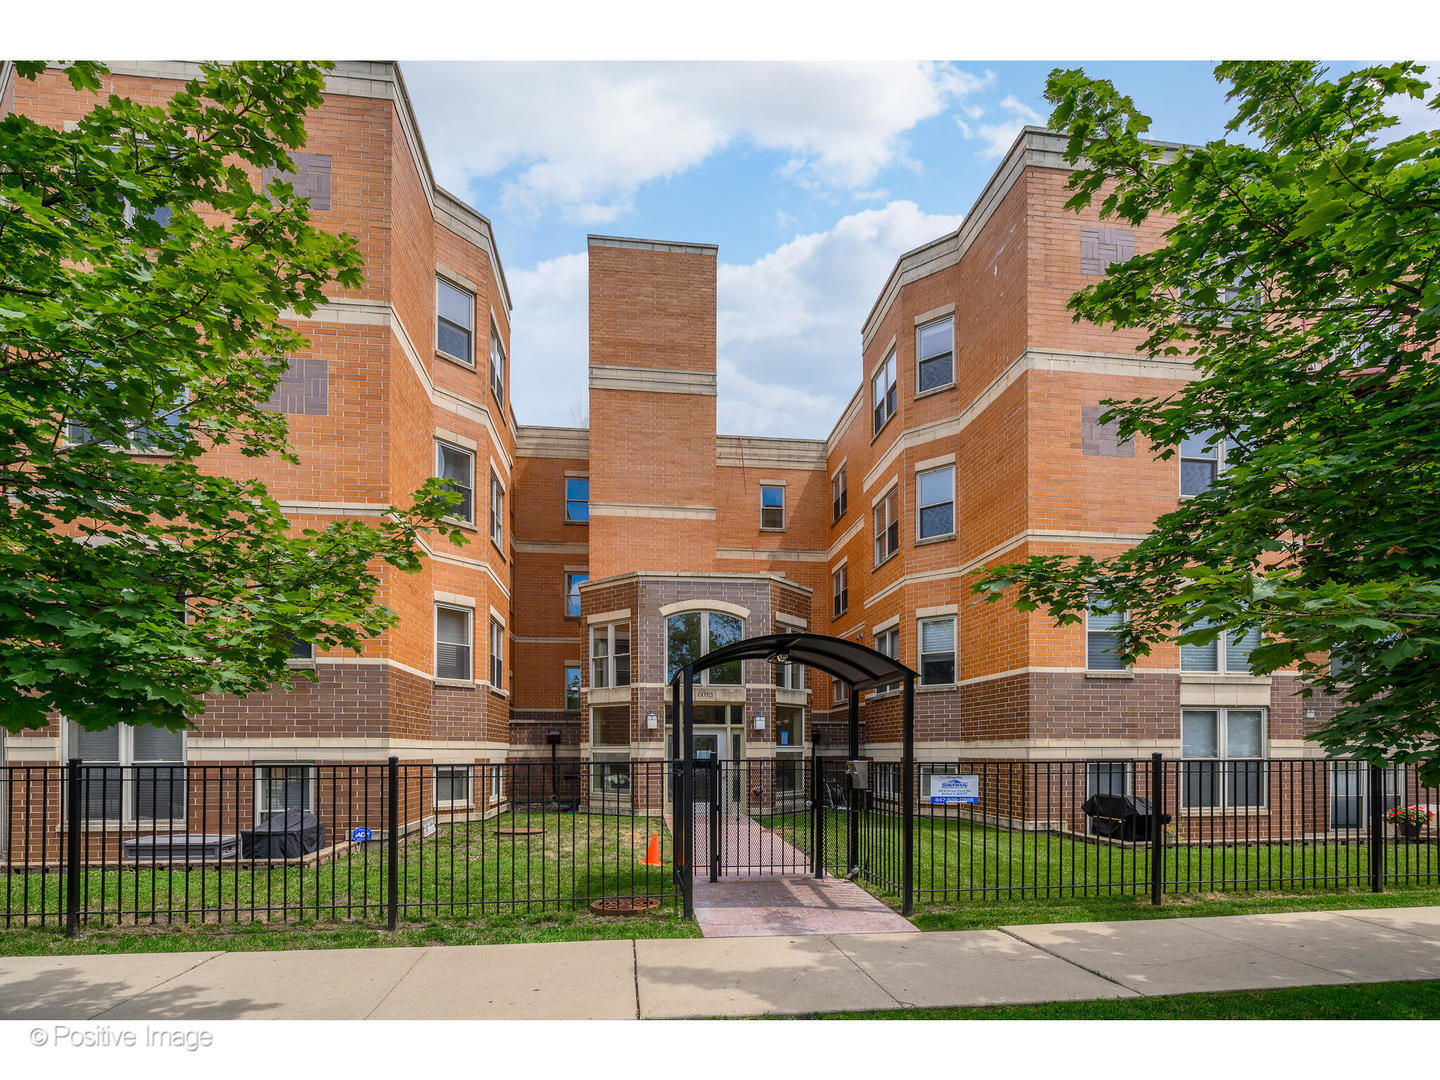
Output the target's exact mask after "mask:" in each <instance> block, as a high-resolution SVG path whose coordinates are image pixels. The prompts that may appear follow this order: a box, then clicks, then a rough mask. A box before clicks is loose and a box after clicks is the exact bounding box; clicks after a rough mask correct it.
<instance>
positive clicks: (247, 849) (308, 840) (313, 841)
mask: <svg viewBox="0 0 1440 1080" xmlns="http://www.w3.org/2000/svg"><path fill="white" fill-rule="evenodd" d="M324 846H325V826H324V825H322V824H320V819H319V818H317V817H316V816H315V815H314V814H311V813H308V812H306V811H304V810H286V811H285V812H284V813H280V814H271V815H270V816H269V817H267V818H262V819H261V820H260V822H259V824H257V825H256V826H255V828H253V829H244V830H242V831H241V833H240V855H241V857H242V858H246V859H294V858H298V857H299V856H301V855H308V854H310V853H311V852H312V851H319V850H320V849H321V848H322V847H324Z"/></svg>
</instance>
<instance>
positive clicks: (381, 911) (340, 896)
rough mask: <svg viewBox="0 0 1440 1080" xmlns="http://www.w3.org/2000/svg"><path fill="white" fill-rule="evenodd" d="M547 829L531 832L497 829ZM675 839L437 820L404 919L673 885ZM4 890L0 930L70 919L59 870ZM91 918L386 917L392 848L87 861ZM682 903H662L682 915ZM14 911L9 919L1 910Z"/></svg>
mask: <svg viewBox="0 0 1440 1080" xmlns="http://www.w3.org/2000/svg"><path fill="white" fill-rule="evenodd" d="M517 828H540V829H543V830H544V832H543V834H542V835H536V836H520V837H507V836H501V835H498V833H497V830H504V829H517ZM652 833H654V834H658V835H659V837H660V841H661V858H662V860H663V863H664V865H663V866H661V867H659V868H653V867H645V866H641V865H639V860H640V858H641V857H642V856H643V855H644V854H645V850H646V845H647V843H648V841H649V839H650V836H651V834H652ZM670 858H671V855H670V837H669V833H668V832H667V830H666V829H665V825H664V822H663V821H662V820H661V819H660V818H658V817H655V818H645V817H633V818H632V817H618V816H613V815H599V814H594V815H592V814H557V813H547V814H541V813H533V814H532V813H517V814H502V815H500V816H498V817H495V818H490V819H488V820H485V821H478V820H477V821H473V822H468V823H459V824H454V825H441V826H440V827H439V828H438V829H437V830H436V831H435V833H434V834H433V835H432V836H429V837H424V836H421V835H419V834H415V835H412V836H411V837H410V838H408V839H407V840H405V842H404V843H403V844H402V845H401V848H400V859H401V862H400V877H399V882H400V917H401V919H402V920H404V921H410V920H417V919H464V918H474V917H476V916H490V915H506V916H513V915H518V914H520V913H522V912H524V913H526V914H529V915H539V916H546V915H551V914H558V913H565V912H571V911H575V910H584V909H585V907H586V904H588V902H589V901H590V900H591V899H596V898H600V897H607V896H659V895H660V894H661V893H662V892H664V893H669V892H671V891H673V885H672V882H671V880H670V872H671V870H670V866H671V863H670ZM8 877H9V881H8V885H9V888H8V896H7V897H0V929H3V928H4V927H5V926H6V924H7V921H8V925H9V926H10V927H11V928H14V927H17V926H23V925H25V924H26V921H27V920H26V919H25V918H24V917H23V915H22V913H24V912H31V913H32V914H31V915H30V917H29V919H28V922H29V923H30V924H32V925H34V924H38V923H39V918H38V913H40V912H42V911H43V912H45V913H46V922H52V921H53V920H54V919H56V918H63V911H64V907H63V904H62V893H61V885H62V875H60V874H56V873H49V874H40V873H12V874H10V875H9V876H8ZM82 885H83V894H82V895H83V897H84V901H83V903H84V907H85V908H86V909H87V911H88V912H89V914H88V916H87V917H86V927H87V929H88V928H95V929H98V928H100V927H102V926H106V925H112V926H114V925H118V926H121V927H126V926H142V925H157V924H180V923H211V924H214V923H226V924H235V923H249V922H252V921H259V922H262V923H277V922H278V923H283V922H319V923H327V922H334V921H344V920H349V921H361V922H364V923H366V924H368V925H371V926H376V925H380V926H383V925H384V923H385V921H386V895H387V881H386V855H385V850H384V847H383V846H382V845H380V844H373V845H370V846H368V847H367V848H366V849H365V850H362V851H359V852H356V853H354V854H350V855H345V856H343V857H340V858H337V859H334V860H332V861H329V862H326V863H322V864H320V865H315V866H309V867H298V866H287V865H285V864H282V863H278V862H277V863H271V864H268V865H267V864H266V863H263V862H257V863H255V864H254V865H253V866H252V865H250V864H249V863H245V864H241V865H238V866H237V865H235V864H233V863H227V864H224V865H222V866H221V867H220V868H219V869H215V868H209V869H205V870H199V869H191V870H179V869H177V870H176V871H175V872H174V873H173V874H172V873H171V872H170V871H169V870H168V869H159V870H147V869H133V870H132V869H119V868H110V869H105V870H100V869H96V870H91V871H88V872H86V873H85V874H84V875H83V877H82ZM676 907H677V904H676V903H675V902H674V901H672V900H669V899H667V900H666V901H665V904H664V908H663V910H665V911H666V912H667V913H668V914H669V915H670V917H672V918H673V917H675V916H674V912H675V908H676ZM7 912H8V913H10V914H9V918H8V920H7V918H6V913H7Z"/></svg>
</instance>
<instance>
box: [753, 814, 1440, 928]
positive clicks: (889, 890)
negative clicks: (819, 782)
mask: <svg viewBox="0 0 1440 1080" xmlns="http://www.w3.org/2000/svg"><path fill="white" fill-rule="evenodd" d="M864 816H865V818H866V819H868V820H866V821H865V822H864V824H863V825H862V830H861V838H862V839H861V847H860V861H861V865H862V866H864V867H865V868H866V869H867V870H868V871H869V873H868V874H866V875H862V877H861V878H860V879H859V880H860V882H861V884H863V885H865V886H866V887H867V888H869V889H870V890H871V891H873V892H876V893H878V894H880V895H886V894H893V893H896V892H898V891H899V890H898V885H897V884H896V883H898V882H899V880H900V877H901V873H900V856H899V851H900V839H899V837H900V823H899V819H898V818H896V817H894V816H892V815H881V814H874V813H867V814H866V815H864ZM759 820H760V822H761V824H763V825H766V826H767V827H769V828H772V829H774V830H775V831H776V832H777V833H779V834H780V835H781V836H783V837H784V838H785V839H786V840H787V841H788V842H789V843H791V844H793V845H794V846H796V847H798V848H800V849H801V850H802V851H807V852H808V851H810V850H811V849H810V831H811V825H810V818H809V816H808V815H803V814H795V815H784V816H776V817H773V818H761V819H759ZM846 830H847V823H846V815H845V814H844V813H843V812H841V811H827V812H826V814H825V835H824V840H825V853H826V864H827V866H828V867H829V868H830V869H831V870H832V871H836V872H843V866H842V864H843V862H844V853H845V851H846V843H847V839H846V837H847V832H846ZM867 836H875V837H880V838H883V841H881V842H876V843H873V844H872V843H870V842H869V841H868V840H867ZM1385 857H1386V874H1387V879H1386V882H1385V887H1386V888H1387V889H1391V888H1402V887H1403V888H1409V887H1414V888H1427V887H1435V886H1440V849H1437V848H1436V846H1435V845H1434V844H1428V843H1427V844H1406V843H1400V844H1394V843H1390V844H1387V845H1386V849H1385ZM1369 866H1370V851H1369V847H1368V846H1367V845H1365V844H1363V843H1361V844H1348V843H1338V842H1318V841H1317V842H1310V843H1302V844H1279V843H1253V844H1228V845H1213V846H1200V845H1197V844H1178V845H1176V844H1173V843H1172V844H1170V845H1169V846H1167V849H1166V851H1165V870H1164V876H1163V878H1162V880H1163V881H1164V890H1165V896H1166V899H1167V901H1168V900H1169V899H1170V898H1171V897H1174V896H1183V895H1185V894H1187V893H1188V894H1198V895H1204V894H1211V893H1216V892H1222V891H1223V892H1226V893H1237V892H1238V893H1244V892H1278V891H1289V890H1293V891H1296V892H1310V891H1317V890H1327V889H1334V890H1349V889H1354V888H1356V887H1357V886H1358V885H1359V884H1361V883H1363V882H1364V881H1365V880H1366V878H1367V876H1368V873H1369ZM1149 881H1150V849H1149V846H1148V845H1146V844H1124V843H1116V842H1104V841H1099V842H1097V841H1095V840H1094V839H1093V838H1092V839H1086V838H1082V837H1071V836H1056V835H1054V834H1052V833H1048V832H1038V831H1021V830H1015V829H1000V828H994V827H991V826H986V825H981V824H971V823H970V822H968V821H965V820H963V819H959V818H949V819H945V818H940V817H931V816H928V815H926V816H922V817H920V818H918V819H917V820H916V825H915V888H916V892H915V903H916V906H917V907H921V906H929V905H933V904H940V905H945V904H951V903H955V902H957V901H958V902H967V903H969V902H978V903H982V904H983V903H986V902H988V901H992V900H1001V899H1006V898H1012V897H1013V898H1024V899H1035V898H1057V899H1058V898H1061V897H1094V896H1105V895H1111V896H1123V895H1134V894H1136V893H1142V892H1143V893H1144V894H1145V895H1147V896H1148V895H1149Z"/></svg>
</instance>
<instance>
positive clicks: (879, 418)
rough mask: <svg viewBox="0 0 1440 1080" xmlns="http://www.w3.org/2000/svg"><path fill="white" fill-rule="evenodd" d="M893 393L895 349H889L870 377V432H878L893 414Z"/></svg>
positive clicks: (876, 433)
mask: <svg viewBox="0 0 1440 1080" xmlns="http://www.w3.org/2000/svg"><path fill="white" fill-rule="evenodd" d="M895 393H896V390H895V350H894V349H891V350H890V355H889V356H887V357H886V358H885V362H884V363H883V364H881V365H880V367H879V369H878V370H877V371H876V372H875V374H874V375H872V376H871V377H870V401H871V404H872V410H871V411H872V416H873V418H874V426H873V428H872V434H875V435H878V434H880V429H881V428H883V427H884V426H885V424H886V422H887V421H888V420H889V419H890V417H892V416H894V415H895Z"/></svg>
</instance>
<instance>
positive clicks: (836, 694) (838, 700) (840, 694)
mask: <svg viewBox="0 0 1440 1080" xmlns="http://www.w3.org/2000/svg"><path fill="white" fill-rule="evenodd" d="M830 683H831V685H830V700H831V701H833V702H834V703H835V704H836V705H842V704H845V703H847V702H849V700H850V684H849V683H847V682H846V681H845V680H844V679H831V680H830Z"/></svg>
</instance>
